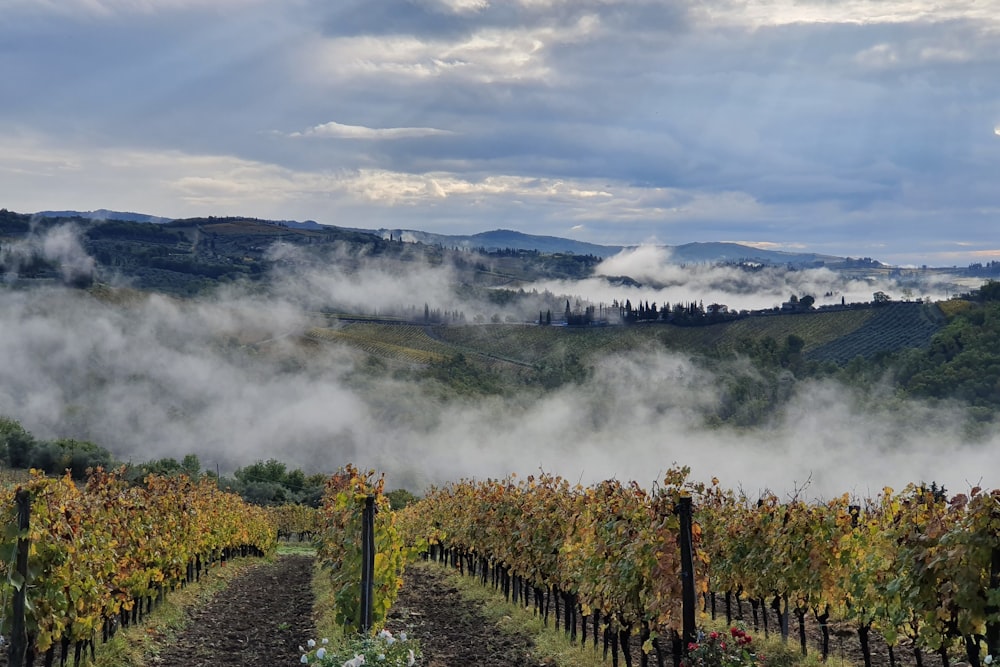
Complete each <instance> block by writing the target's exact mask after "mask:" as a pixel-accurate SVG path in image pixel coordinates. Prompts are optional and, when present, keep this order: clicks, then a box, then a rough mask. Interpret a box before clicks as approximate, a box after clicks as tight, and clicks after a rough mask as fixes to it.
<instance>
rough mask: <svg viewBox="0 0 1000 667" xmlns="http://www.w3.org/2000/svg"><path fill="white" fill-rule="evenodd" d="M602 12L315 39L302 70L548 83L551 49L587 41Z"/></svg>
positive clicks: (314, 77)
mask: <svg viewBox="0 0 1000 667" xmlns="http://www.w3.org/2000/svg"><path fill="white" fill-rule="evenodd" d="M599 27H600V20H599V18H598V17H597V16H594V15H587V16H583V17H580V18H579V19H578V20H577V21H576V22H575V23H573V24H570V25H565V26H564V25H551V26H550V25H541V26H537V27H528V28H524V27H518V28H510V29H507V28H482V29H479V30H476V31H474V32H473V33H472V34H471V35H465V36H462V37H459V38H457V39H454V40H450V41H449V40H445V39H441V38H438V39H427V38H421V37H417V36H412V35H387V36H378V35H361V36H350V37H336V38H325V37H316V38H314V39H313V40H310V41H309V42H308V43H306V44H304V45H303V47H302V49H301V51H300V54H299V59H298V61H299V66H298V69H299V71H300V72H301V74H302V76H304V78H305V79H306V80H308V81H311V82H318V83H326V84H332V83H335V82H337V81H341V80H344V79H351V78H356V77H372V76H387V77H393V78H398V79H402V80H406V79H417V80H419V79H430V78H456V79H461V80H472V81H476V82H479V83H487V84H488V83H495V82H503V81H507V82H513V81H529V80H534V81H546V80H550V79H551V78H552V76H553V75H554V72H553V70H552V69H551V67H550V65H549V64H548V62H547V59H546V55H545V52H546V49H547V48H549V47H551V46H553V45H557V44H568V43H573V42H578V41H583V40H586V39H588V38H589V37H591V36H593V35H594V34H595V33H596V32H597V31H598V30H599Z"/></svg>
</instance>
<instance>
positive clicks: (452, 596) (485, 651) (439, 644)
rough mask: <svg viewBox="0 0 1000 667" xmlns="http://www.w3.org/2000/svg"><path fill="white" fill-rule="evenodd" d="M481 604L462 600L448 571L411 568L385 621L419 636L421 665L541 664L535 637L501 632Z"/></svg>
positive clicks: (488, 666)
mask: <svg viewBox="0 0 1000 667" xmlns="http://www.w3.org/2000/svg"><path fill="white" fill-rule="evenodd" d="M481 608H482V606H481V604H477V603H474V602H468V601H466V600H464V599H463V598H462V596H461V594H460V593H459V592H458V589H457V588H455V586H454V585H452V584H451V583H450V581H449V579H448V576H447V575H446V574H445V573H444V572H441V571H439V570H437V569H432V568H426V567H411V568H409V569H407V571H406V575H405V579H404V583H403V588H402V589H401V590H400V593H399V599H397V600H396V603H395V605H393V608H392V611H391V612H390V616H389V622H388V623H387V624H386V625H387V627H388V628H389V629H390V630H392V631H393V632H397V631H400V630H405V631H406V632H407V634H408V635H410V636H411V637H414V638H416V639H418V640H419V642H420V647H421V651H422V652H423V659H422V660H421V661H420V664H421V665H422V667H473V666H475V667H514V666H516V665H537V664H538V661H537V660H533V659H532V657H531V653H532V648H533V643H532V641H531V640H530V639H529V638H527V637H525V636H520V635H511V634H508V633H506V632H501V631H500V630H499V629H498V628H497V627H496V626H495V624H494V623H491V622H490V621H488V620H486V618H485V616H484V615H483V613H482V612H481V611H480V610H481Z"/></svg>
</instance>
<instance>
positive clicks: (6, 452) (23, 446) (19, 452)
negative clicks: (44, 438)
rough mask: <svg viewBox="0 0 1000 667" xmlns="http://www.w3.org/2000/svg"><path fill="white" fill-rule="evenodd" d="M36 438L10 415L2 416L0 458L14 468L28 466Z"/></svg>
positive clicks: (0, 419)
mask: <svg viewBox="0 0 1000 667" xmlns="http://www.w3.org/2000/svg"><path fill="white" fill-rule="evenodd" d="M34 447H35V438H34V436H32V435H31V434H30V433H28V431H26V430H25V429H24V427H23V426H21V423H20V422H18V421H16V420H14V419H10V418H9V417H0V458H2V459H4V460H5V461H6V463H7V464H9V465H10V467H12V468H27V467H28V465H29V460H30V457H31V450H32V449H33V448H34Z"/></svg>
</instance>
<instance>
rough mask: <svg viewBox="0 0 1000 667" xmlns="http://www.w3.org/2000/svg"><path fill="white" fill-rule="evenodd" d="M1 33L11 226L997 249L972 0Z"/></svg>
mask: <svg viewBox="0 0 1000 667" xmlns="http://www.w3.org/2000/svg"><path fill="white" fill-rule="evenodd" d="M4 11H5V15H6V16H9V17H10V20H8V21H5V22H4V24H3V26H0V41H2V42H3V43H4V44H5V45H7V46H6V48H5V49H4V50H3V52H2V53H0V85H2V86H3V88H4V90H6V91H9V93H10V94H9V95H8V96H6V98H5V99H6V103H5V105H4V107H3V109H0V127H3V128H4V129H3V131H2V132H0V176H2V178H0V205H2V206H6V207H7V208H11V209H14V210H20V211H33V210H41V209H61V208H77V209H94V208H111V209H125V210H140V211H147V212H150V213H153V214H160V215H168V216H186V215H224V214H232V213H242V214H247V215H256V216H262V217H274V218H278V219H288V218H301V219H306V218H308V219H315V220H319V221H321V222H326V223H332V224H345V225H350V226H358V227H391V228H418V229H424V230H428V231H439V232H456V233H457V232H461V233H469V232H475V231H482V230H485V229H491V228H497V227H504V228H517V229H521V230H524V231H532V232H537V233H543V234H556V235H567V236H573V237H574V238H579V239H581V240H587V241H594V242H603V243H610V244H632V243H638V242H642V241H647V240H657V241H659V242H661V243H670V244H679V243H685V242H690V241H712V240H727V241H733V240H744V241H749V242H765V243H780V244H795V245H798V246H801V247H803V248H804V249H806V250H811V251H815V252H823V253H829V254H840V255H851V256H872V257H877V258H879V259H883V260H885V261H889V262H896V263H914V264H923V263H927V264H932V265H941V264H944V265H951V264H953V263H963V262H968V261H973V260H974V259H976V258H977V257H982V256H984V255H985V256H994V255H993V254H991V253H1000V246H998V245H997V244H996V241H995V236H994V235H993V233H992V232H993V230H994V229H995V224H996V216H997V213H998V211H1000V201H998V195H997V191H996V188H995V187H994V183H993V178H992V174H995V173H998V172H1000V142H998V138H997V133H996V128H997V126H998V124H1000V84H998V83H996V81H997V79H996V77H995V76H993V75H992V73H993V72H995V71H996V69H997V66H998V64H1000V56H998V55H997V54H1000V23H998V19H997V15H996V13H995V12H993V11H992V8H990V7H989V6H987V5H984V4H983V3H978V2H974V1H972V0H961V1H958V2H949V3H945V5H943V6H942V5H940V3H938V4H933V3H929V2H924V1H922V0H890V1H888V2H871V1H868V0H852V1H850V2H839V3H832V4H831V3H829V2H820V1H818V0H817V1H814V2H791V1H790V0H789V1H788V2H750V3H744V2H729V1H728V0H710V1H709V2H699V3H693V2H692V3H687V2H679V3H667V4H664V3H661V2H651V1H647V0H618V1H612V0H580V1H575V2H562V1H542V0H522V1H520V2H510V3H501V2H488V1H486V0H448V1H445V0H364V1H363V2H362V1H361V0H350V1H347V2H339V3H334V4H333V5H331V4H329V3H323V2H318V1H316V0H302V1H301V2H296V3H290V4H289V3H284V4H275V3H263V2H259V1H258V0H227V2H225V3H222V4H220V3H218V2H207V1H205V0H176V1H171V2H165V3H159V2H158V3H150V2H144V1H136V0H68V1H67V2H59V3H55V2H23V1H20V0H16V1H15V2H12V3H7V5H6V6H5V10H4ZM123 54H128V56H127V57H123ZM974 253H979V254H978V255H976V254H974Z"/></svg>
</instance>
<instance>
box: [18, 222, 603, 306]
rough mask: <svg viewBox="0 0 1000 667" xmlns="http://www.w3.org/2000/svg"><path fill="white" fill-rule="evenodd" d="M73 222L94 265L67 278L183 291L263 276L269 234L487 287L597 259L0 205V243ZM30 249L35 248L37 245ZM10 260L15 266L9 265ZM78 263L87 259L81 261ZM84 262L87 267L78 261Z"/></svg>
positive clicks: (346, 264)
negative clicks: (421, 266)
mask: <svg viewBox="0 0 1000 667" xmlns="http://www.w3.org/2000/svg"><path fill="white" fill-rule="evenodd" d="M67 223H72V224H73V225H74V226H75V227H76V229H78V230H79V238H80V241H81V246H82V247H81V248H80V250H81V255H85V256H87V257H89V258H92V259H93V266H92V267H91V268H92V271H89V272H87V273H88V275H84V272H82V271H78V272H76V273H75V274H74V278H73V280H74V281H75V282H77V283H80V282H83V283H85V282H87V279H93V280H98V281H105V280H107V279H108V278H109V277H110V276H116V277H117V278H118V279H125V280H127V281H129V282H130V284H132V285H133V286H135V287H137V288H139V289H145V290H154V291H160V292H165V293H169V294H175V295H179V296H190V295H195V294H199V293H201V292H204V291H206V290H209V289H212V288H213V287H214V286H216V285H218V284H220V283H226V282H233V281H237V280H251V281H257V280H261V279H262V278H264V277H265V276H266V275H267V272H268V269H270V268H271V267H273V266H275V265H276V264H277V263H279V262H281V261H286V262H287V261H288V259H287V258H286V259H284V260H282V259H278V258H276V257H275V256H274V255H273V254H272V253H271V250H272V248H273V246H274V244H275V243H278V242H280V243H284V244H287V245H289V246H293V247H295V248H298V249H299V250H300V252H299V253H298V255H297V259H298V260H299V261H301V262H315V263H316V264H319V265H321V264H323V263H332V262H337V264H338V267H339V268H340V269H341V270H348V271H349V270H351V269H352V264H355V265H360V264H361V263H362V262H366V261H371V260H373V259H378V260H380V261H384V262H399V263H400V268H401V270H405V268H406V266H407V265H408V264H411V263H414V262H423V263H429V264H431V265H440V264H442V263H445V262H447V263H448V264H449V265H450V266H453V267H454V268H455V270H456V277H457V278H458V280H459V281H461V282H463V283H468V284H473V285H481V286H487V287H488V286H494V285H503V284H509V283H511V282H513V281H528V280H537V279H540V278H582V277H585V276H588V275H590V274H591V272H592V270H593V267H594V266H596V265H597V263H598V262H599V261H600V259H599V258H598V257H595V256H593V255H573V254H544V253H539V252H535V251H527V250H510V251H507V252H483V253H480V252H476V251H457V250H453V249H449V248H445V247H442V246H440V245H425V244H419V243H406V242H403V241H401V240H399V239H398V238H395V239H387V238H382V236H380V235H378V234H375V233H369V232H364V231H358V230H351V229H346V228H342V227H332V226H320V225H316V226H315V227H313V226H303V225H297V226H289V225H288V224H286V223H282V222H274V221H269V220H259V219H255V218H214V217H209V218H190V219H183V220H173V221H171V222H168V223H164V224H149V223H145V222H132V221H123V220H94V219H89V218H81V217H75V218H59V217H41V216H30V215H26V214H20V213H14V212H11V211H7V210H6V209H3V210H0V243H4V244H9V245H13V244H17V243H19V242H21V243H25V242H28V243H32V242H33V243H34V244H35V245H36V246H37V245H39V244H40V241H39V239H40V238H42V237H43V235H44V234H46V233H47V232H49V231H51V230H53V229H56V228H59V227H62V226H64V225H66V224H67ZM36 250H37V248H36ZM15 254H16V255H17V257H13V256H12V255H11V254H10V253H8V254H7V255H5V256H6V257H7V260H6V262H7V264H9V266H4V265H0V273H5V274H11V273H16V274H17V275H18V276H19V277H20V278H21V279H27V280H59V279H62V278H64V277H65V275H64V274H65V272H64V271H61V268H64V267H61V266H60V261H63V262H64V261H65V259H66V258H60V259H59V260H56V259H46V258H45V257H43V256H42V253H41V252H31V251H30V250H29V251H28V252H19V253H15ZM15 262H16V265H15ZM84 264H87V262H85V263H84ZM78 268H80V269H83V268H84V267H83V266H81V267H78Z"/></svg>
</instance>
